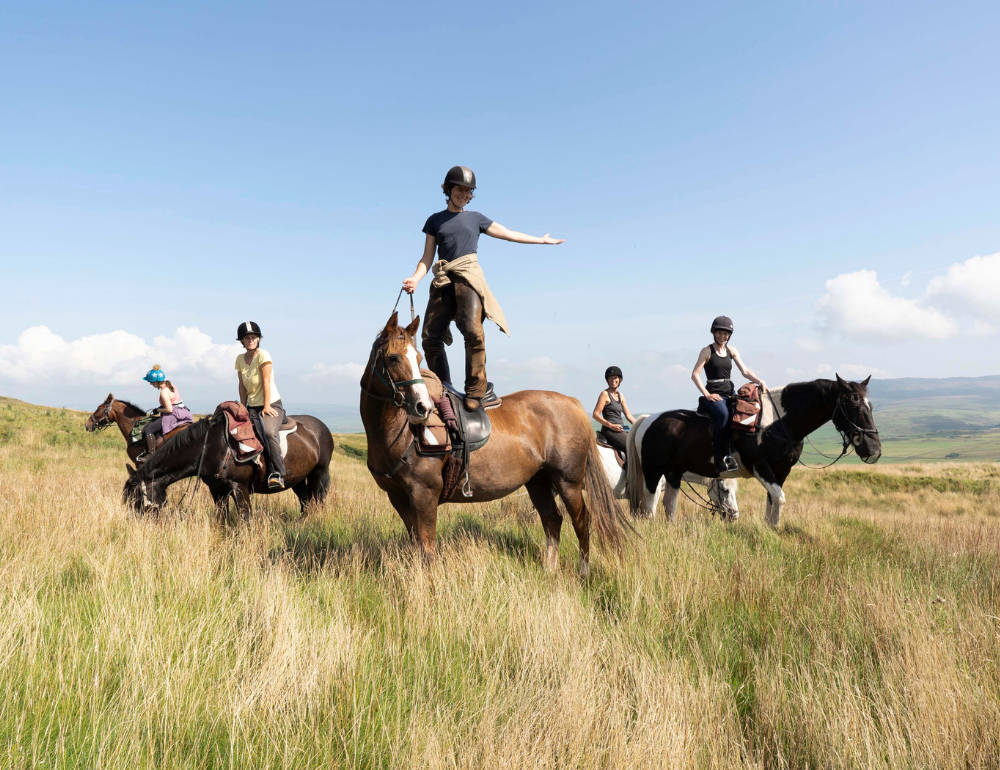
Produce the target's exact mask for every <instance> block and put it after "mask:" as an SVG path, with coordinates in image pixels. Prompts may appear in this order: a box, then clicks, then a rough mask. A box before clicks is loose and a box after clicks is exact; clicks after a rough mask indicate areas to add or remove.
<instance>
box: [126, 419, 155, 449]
mask: <svg viewBox="0 0 1000 770" xmlns="http://www.w3.org/2000/svg"><path fill="white" fill-rule="evenodd" d="M155 419H156V415H155V414H147V415H146V416H145V417H140V418H139V419H138V420H136V421H135V425H133V426H132V434H131V439H132V443H133V444H142V443H145V441H146V439H145V437H144V436H143V435H142V429H143V428H145V427H146V426H147V425H149V423H151V422H152V421H153V420H155Z"/></svg>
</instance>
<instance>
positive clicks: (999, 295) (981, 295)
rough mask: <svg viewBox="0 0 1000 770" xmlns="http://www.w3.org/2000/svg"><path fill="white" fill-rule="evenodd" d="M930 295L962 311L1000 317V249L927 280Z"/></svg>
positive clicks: (993, 317)
mask: <svg viewBox="0 0 1000 770" xmlns="http://www.w3.org/2000/svg"><path fill="white" fill-rule="evenodd" d="M927 298H928V300H929V301H932V302H934V304H936V305H945V306H947V307H950V308H953V309H954V310H956V311H959V312H969V311H971V312H973V313H978V314H982V315H985V316H987V317H989V318H992V319H996V320H1000V253H997V254H992V255H990V256H988V257H972V258H971V259H967V260H966V261H965V262H962V263H961V264H956V265H952V266H951V267H949V268H948V272H947V273H945V274H944V275H939V276H937V277H936V278H933V279H931V281H930V283H928V284H927Z"/></svg>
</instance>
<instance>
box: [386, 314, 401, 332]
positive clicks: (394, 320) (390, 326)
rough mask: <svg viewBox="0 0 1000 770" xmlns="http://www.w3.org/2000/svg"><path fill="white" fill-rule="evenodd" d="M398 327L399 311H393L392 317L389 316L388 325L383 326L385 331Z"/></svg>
mask: <svg viewBox="0 0 1000 770" xmlns="http://www.w3.org/2000/svg"><path fill="white" fill-rule="evenodd" d="M398 326H399V311H398V310H393V311H392V315H391V316H389V323H387V324H386V325H385V330H386V331H391V330H393V329H395V328H397V327H398Z"/></svg>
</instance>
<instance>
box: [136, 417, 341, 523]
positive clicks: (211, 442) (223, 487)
mask: <svg viewBox="0 0 1000 770" xmlns="http://www.w3.org/2000/svg"><path fill="white" fill-rule="evenodd" d="M292 419H293V420H295V422H297V423H298V429H297V430H296V431H295V432H294V433H291V434H289V435H288V454H287V455H286V456H285V471H286V472H285V485H286V487H288V488H290V489H291V490H292V491H293V492H295V495H296V496H297V497H298V498H299V504H300V505H301V508H302V512H303V513H305V512H306V511H307V509H308V507H309V506H310V505H313V504H316V503H320V502H322V501H323V499H324V498H325V497H326V493H327V491H328V489H329V486H330V457H331V455H332V454H333V436H332V435H331V434H330V429H329V428H327V427H326V425H324V424H323V423H322V422H321V421H320V420H319V419H318V418H316V417H313V416H311V415H307V414H296V415H292ZM226 430H227V424H226V417H225V415H221V414H220V415H216V416H215V417H210V418H206V419H204V420H201V421H200V422H196V423H195V424H194V425H193V426H191V427H190V428H188V429H187V430H186V431H184V432H183V433H180V434H179V435H172V436H171V438H169V439H167V441H166V442H165V443H164V444H163V446H162V447H160V448H159V449H158V450H157V451H156V452H154V453H153V454H152V455H151V456H150V458H149V460H148V461H146V463H145V464H144V465H142V466H141V467H140V468H139V470H135V469H134V468H132V466H131V465H128V466H126V467H127V468H128V473H129V479H128V481H126V482H125V488H124V489H123V490H122V500H123V502H125V503H126V504H128V505H129V506H131V507H132V509H133V510H134V511H136V512H137V513H142V512H145V511H148V510H150V509H155V508H159V507H161V506H162V505H163V504H164V503H165V502H166V500H167V487H169V486H170V485H171V484H173V483H174V482H176V481H180V480H181V479H186V478H191V477H192V476H195V475H197V476H198V477H199V478H200V479H201V480H202V481H204V482H205V484H207V485H208V489H209V491H210V492H211V493H212V499H213V500H215V504H216V506H217V507H218V509H219V512H220V514H221V513H222V512H223V511H224V510H225V509H226V508H228V506H227V501H228V500H229V498H230V497H232V498H233V499H234V501H235V502H236V508H237V511H239V513H241V514H242V515H243V516H246V515H247V514H249V512H250V500H251V495H252V494H253V493H257V494H261V495H268V494H274V493H275V492H278V491H281V490H271V489H268V486H267V474H266V473H265V472H264V470H263V469H261V468H260V467H259V466H258V465H257V464H256V463H253V462H250V463H237V462H236V461H235V459H234V456H233V453H232V450H231V449H230V447H229V440H228V435H227V433H226ZM174 433H175V434H176V431H175V432H174Z"/></svg>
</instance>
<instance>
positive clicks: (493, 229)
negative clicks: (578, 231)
mask: <svg viewBox="0 0 1000 770" xmlns="http://www.w3.org/2000/svg"><path fill="white" fill-rule="evenodd" d="M486 234H487V235H490V236H492V237H494V238H499V239H500V240H501V241H511V242H513V243H546V244H548V243H552V244H554V243H563V242H564V241H565V240H566V239H565V238H552V237H551V236H550V235H549V234H548V233H545V235H543V236H542V237H541V238H539V237H538V236H537V235H525V234H524V233H519V232H517V230H508V229H507V228H506V227H504V226H503V225H502V224H500V223H499V222H494V223H493V224H492V225H490V226H489V227H488V228H487V229H486Z"/></svg>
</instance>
